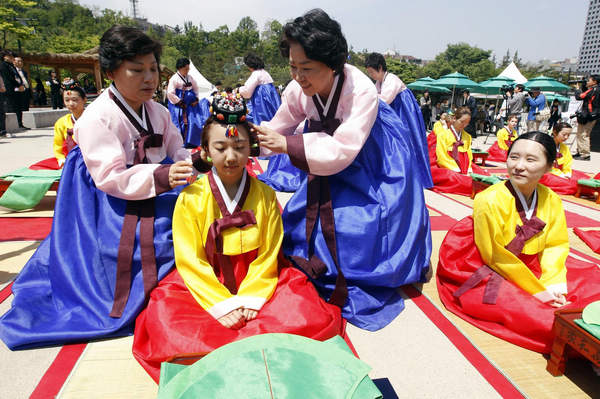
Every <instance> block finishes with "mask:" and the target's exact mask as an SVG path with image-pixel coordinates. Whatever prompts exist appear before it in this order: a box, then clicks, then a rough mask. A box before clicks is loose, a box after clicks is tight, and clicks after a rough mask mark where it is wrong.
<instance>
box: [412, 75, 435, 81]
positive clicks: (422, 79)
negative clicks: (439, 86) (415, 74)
mask: <svg viewBox="0 0 600 399" xmlns="http://www.w3.org/2000/svg"><path fill="white" fill-rule="evenodd" d="M416 82H425V83H430V82H435V79H434V78H430V77H429V76H426V77H424V78H419V79H417V80H416Z"/></svg>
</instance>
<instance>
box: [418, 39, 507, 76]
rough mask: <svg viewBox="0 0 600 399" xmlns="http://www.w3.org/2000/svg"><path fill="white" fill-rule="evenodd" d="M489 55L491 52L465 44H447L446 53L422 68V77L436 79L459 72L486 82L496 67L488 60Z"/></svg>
mask: <svg viewBox="0 0 600 399" xmlns="http://www.w3.org/2000/svg"><path fill="white" fill-rule="evenodd" d="M491 55H492V51H491V50H482V49H480V48H479V47H472V46H470V45H468V44H467V43H458V44H449V45H448V47H447V48H446V51H444V52H442V53H440V54H438V55H437V56H436V57H435V60H434V61H433V62H431V63H429V64H427V65H426V66H425V67H424V68H423V72H424V73H423V76H431V77H432V78H436V79H437V78H439V77H440V76H442V75H446V74H449V73H452V72H460V73H462V74H465V75H467V76H468V77H469V79H471V80H474V81H482V80H486V79H489V78H491V77H492V76H494V74H495V72H496V65H494V63H493V62H492V61H491V60H490V56H491Z"/></svg>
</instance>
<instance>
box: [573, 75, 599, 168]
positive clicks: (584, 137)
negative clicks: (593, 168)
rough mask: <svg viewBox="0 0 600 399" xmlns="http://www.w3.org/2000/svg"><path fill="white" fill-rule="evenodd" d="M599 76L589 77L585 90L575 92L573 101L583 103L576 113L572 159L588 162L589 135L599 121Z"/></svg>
mask: <svg viewBox="0 0 600 399" xmlns="http://www.w3.org/2000/svg"><path fill="white" fill-rule="evenodd" d="M599 80H600V75H591V76H590V77H589V78H588V81H587V88H586V87H584V88H583V90H577V91H575V99H577V100H581V101H583V104H581V110H580V111H579V112H578V113H577V154H575V156H573V159H577V160H580V161H589V160H590V133H591V132H592V129H593V128H594V125H595V124H596V121H597V120H598V119H600V88H598V81H599Z"/></svg>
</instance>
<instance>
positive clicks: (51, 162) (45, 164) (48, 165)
mask: <svg viewBox="0 0 600 399" xmlns="http://www.w3.org/2000/svg"><path fill="white" fill-rule="evenodd" d="M60 168H61V167H60V166H58V160H57V159H56V158H47V159H44V160H42V161H39V162H37V163H34V164H33V165H31V166H29V169H31V170H42V169H51V170H59V169H60Z"/></svg>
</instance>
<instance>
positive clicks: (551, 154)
mask: <svg viewBox="0 0 600 399" xmlns="http://www.w3.org/2000/svg"><path fill="white" fill-rule="evenodd" d="M519 140H531V141H535V142H537V143H540V144H541V145H542V147H544V154H545V155H546V164H547V165H548V166H552V165H553V164H554V161H555V160H556V143H555V142H554V139H553V138H552V136H550V135H549V134H548V133H544V132H539V131H533V132H527V133H523V134H522V135H520V136H519V137H517V139H516V140H515V141H513V142H512V144H511V145H510V147H509V148H508V155H510V151H511V150H512V148H513V147H514V145H515V143H516V142H517V141H519Z"/></svg>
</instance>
